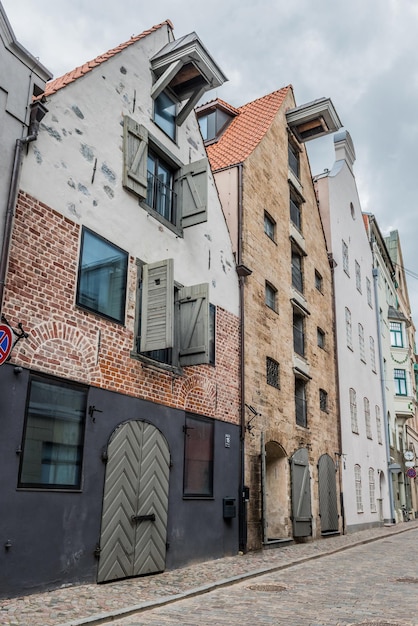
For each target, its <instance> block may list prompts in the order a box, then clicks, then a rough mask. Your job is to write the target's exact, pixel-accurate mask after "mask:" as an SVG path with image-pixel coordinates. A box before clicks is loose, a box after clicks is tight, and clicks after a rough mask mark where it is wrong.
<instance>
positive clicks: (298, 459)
mask: <svg viewBox="0 0 418 626" xmlns="http://www.w3.org/2000/svg"><path fill="white" fill-rule="evenodd" d="M290 466H291V473H292V521H293V536H294V537H310V536H311V535H312V507H311V477H310V473H309V456H308V451H307V450H306V448H299V450H296V452H295V453H294V455H293V456H292V457H291V459H290Z"/></svg>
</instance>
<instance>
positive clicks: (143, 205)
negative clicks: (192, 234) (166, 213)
mask: <svg viewBox="0 0 418 626" xmlns="http://www.w3.org/2000/svg"><path fill="white" fill-rule="evenodd" d="M139 206H140V207H141V208H142V209H144V211H147V213H148V214H149V215H150V216H151V217H153V218H154V219H155V220H157V222H160V224H162V225H163V226H165V227H166V228H168V229H169V230H171V231H172V232H173V233H174V234H175V235H176V236H177V237H181V238H183V229H182V228H180V227H179V226H177V225H176V224H173V223H172V222H169V221H168V220H166V219H165V217H163V216H162V215H160V214H159V213H158V211H155V210H154V209H152V208H151V207H150V206H148V204H147V203H146V202H145V201H143V200H140V201H139Z"/></svg>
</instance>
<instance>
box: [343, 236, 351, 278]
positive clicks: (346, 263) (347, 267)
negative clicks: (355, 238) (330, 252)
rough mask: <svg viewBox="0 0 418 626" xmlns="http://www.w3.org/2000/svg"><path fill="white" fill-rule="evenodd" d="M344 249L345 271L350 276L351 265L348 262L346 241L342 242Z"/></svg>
mask: <svg viewBox="0 0 418 626" xmlns="http://www.w3.org/2000/svg"><path fill="white" fill-rule="evenodd" d="M342 248H343V270H344V272H345V273H346V274H347V276H350V265H349V260H348V246H347V244H346V243H345V241H344V240H343V242H342Z"/></svg>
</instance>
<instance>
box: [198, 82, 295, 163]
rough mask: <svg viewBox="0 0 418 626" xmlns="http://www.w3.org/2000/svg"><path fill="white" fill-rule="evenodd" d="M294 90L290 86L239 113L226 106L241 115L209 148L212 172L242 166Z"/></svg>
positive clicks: (247, 105)
mask: <svg viewBox="0 0 418 626" xmlns="http://www.w3.org/2000/svg"><path fill="white" fill-rule="evenodd" d="M291 89H292V87H291V85H288V86H287V87H283V88H282V89H279V90H278V91H273V93H270V94H268V95H267V96H263V97H262V98H258V99H257V100H254V101H253V102H249V103H248V104H244V105H243V106H242V107H239V108H238V109H234V108H233V107H230V105H227V103H223V104H224V105H226V106H228V107H230V108H232V109H233V110H234V111H237V112H238V115H237V116H236V117H235V119H233V120H232V122H231V123H230V125H229V126H228V128H227V129H226V131H225V132H224V133H223V135H222V136H221V137H220V139H219V141H217V142H216V143H213V144H211V145H209V146H207V148H206V149H207V153H208V157H209V161H210V164H211V167H212V170H214V171H216V170H219V169H222V168H224V167H228V166H231V165H236V164H237V163H242V162H243V161H244V160H245V159H246V158H247V157H248V156H249V155H250V154H251V153H252V151H253V150H254V149H255V148H256V147H257V145H258V144H259V142H260V141H261V139H262V138H263V137H264V135H265V134H266V132H267V130H268V129H269V127H270V125H271V123H272V121H273V119H274V117H275V116H276V114H277V111H278V110H279V109H280V107H281V105H282V103H283V100H284V99H285V97H286V95H287V94H288V92H289V91H290V90H291Z"/></svg>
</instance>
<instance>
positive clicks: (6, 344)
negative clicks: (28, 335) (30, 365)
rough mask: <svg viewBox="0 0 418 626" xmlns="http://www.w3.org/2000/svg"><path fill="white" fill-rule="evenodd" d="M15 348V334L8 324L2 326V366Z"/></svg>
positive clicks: (0, 352) (0, 345)
mask: <svg viewBox="0 0 418 626" xmlns="http://www.w3.org/2000/svg"><path fill="white" fill-rule="evenodd" d="M12 348H13V332H12V329H11V328H10V326H7V324H0V365H3V363H4V362H5V361H7V359H8V356H9V354H10V352H11V351H12Z"/></svg>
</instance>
